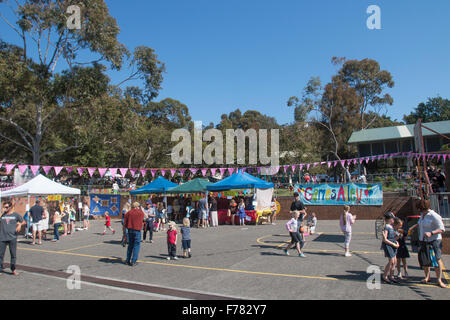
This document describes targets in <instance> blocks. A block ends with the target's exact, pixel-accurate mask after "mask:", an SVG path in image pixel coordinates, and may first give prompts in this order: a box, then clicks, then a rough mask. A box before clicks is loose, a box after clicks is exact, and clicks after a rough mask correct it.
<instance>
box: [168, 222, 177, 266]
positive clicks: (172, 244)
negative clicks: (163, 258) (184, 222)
mask: <svg viewBox="0 0 450 320" xmlns="http://www.w3.org/2000/svg"><path fill="white" fill-rule="evenodd" d="M177 234H178V233H177V229H176V227H175V222H173V221H170V222H169V230H167V249H168V251H169V256H168V257H167V260H170V259H173V260H178V258H177Z"/></svg>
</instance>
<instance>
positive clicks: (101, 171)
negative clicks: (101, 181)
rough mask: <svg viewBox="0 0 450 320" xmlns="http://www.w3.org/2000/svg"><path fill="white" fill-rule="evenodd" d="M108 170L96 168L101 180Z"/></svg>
mask: <svg viewBox="0 0 450 320" xmlns="http://www.w3.org/2000/svg"><path fill="white" fill-rule="evenodd" d="M107 170H108V168H98V173H100V177H102V178H103V176H104V175H105V173H106V171H107Z"/></svg>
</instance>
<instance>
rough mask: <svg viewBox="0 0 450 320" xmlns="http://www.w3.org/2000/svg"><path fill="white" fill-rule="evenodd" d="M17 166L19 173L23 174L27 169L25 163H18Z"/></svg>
mask: <svg viewBox="0 0 450 320" xmlns="http://www.w3.org/2000/svg"><path fill="white" fill-rule="evenodd" d="M17 168H18V169H19V172H20V173H21V174H24V173H25V171H27V169H28V165H26V164H19V165H18V166H17Z"/></svg>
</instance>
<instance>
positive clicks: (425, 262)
mask: <svg viewBox="0 0 450 320" xmlns="http://www.w3.org/2000/svg"><path fill="white" fill-rule="evenodd" d="M430 250H433V247H432V246H431V245H430V244H429V243H427V242H422V243H421V244H420V247H419V252H418V253H417V257H418V259H419V265H420V267H421V268H423V267H431V265H432V261H431V257H430Z"/></svg>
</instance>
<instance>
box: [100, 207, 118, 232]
mask: <svg viewBox="0 0 450 320" xmlns="http://www.w3.org/2000/svg"><path fill="white" fill-rule="evenodd" d="M105 220H106V222H105V230H104V231H103V235H105V234H106V229H109V230H111V231H112V233H113V234H114V233H116V231H115V230H114V229H113V228H111V218H110V217H109V213H108V211H106V212H105Z"/></svg>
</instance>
